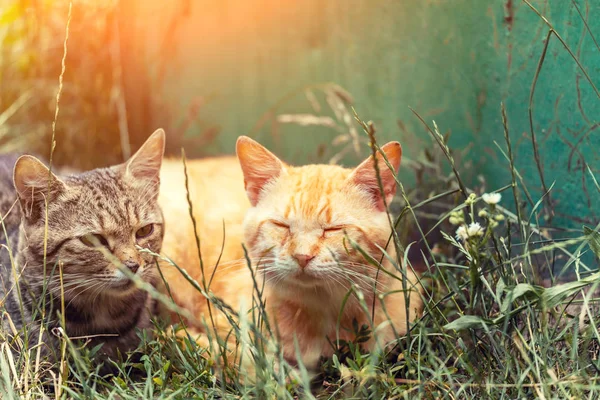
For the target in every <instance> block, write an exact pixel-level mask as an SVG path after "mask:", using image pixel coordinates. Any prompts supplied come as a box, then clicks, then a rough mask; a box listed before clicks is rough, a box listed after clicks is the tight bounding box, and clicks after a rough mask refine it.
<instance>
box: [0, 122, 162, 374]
mask: <svg viewBox="0 0 600 400" xmlns="http://www.w3.org/2000/svg"><path fill="white" fill-rule="evenodd" d="M163 151H164V132H163V131H162V130H159V131H157V132H155V134H153V135H152V136H151V137H150V138H149V139H148V141H147V142H146V143H145V144H144V146H143V147H142V148H141V149H140V150H139V151H138V152H137V153H136V154H135V155H134V156H133V157H132V158H131V159H130V160H129V161H128V162H126V163H124V164H121V165H117V166H114V167H110V168H101V169H96V170H92V171H89V172H84V173H80V174H74V175H70V176H66V177H62V178H59V177H57V176H55V175H52V179H51V181H50V182H51V183H50V184H48V177H50V175H49V172H48V170H47V169H46V167H45V166H44V165H43V164H42V163H41V162H40V161H38V160H37V159H35V158H34V157H31V156H23V157H21V158H19V159H18V160H15V157H14V156H2V157H1V158H0V188H2V190H1V192H0V213H1V216H2V217H3V218H4V219H3V221H4V226H5V228H6V231H7V233H8V238H6V237H4V236H2V237H1V240H2V244H5V245H6V246H3V247H2V248H1V249H0V263H1V265H0V273H1V275H0V276H1V278H2V282H0V302H1V303H4V309H5V310H6V312H5V313H3V317H2V322H3V330H4V333H5V334H6V333H9V332H12V333H14V332H13V331H12V329H13V327H14V328H15V329H16V331H17V333H18V334H17V335H9V340H10V342H11V347H12V348H13V349H14V351H15V352H21V351H23V350H27V349H31V347H32V346H36V345H37V344H38V341H40V340H41V343H42V354H43V355H44V356H45V357H48V361H50V362H52V361H55V360H56V357H57V351H58V350H59V348H58V344H59V340H58V338H57V336H56V333H57V329H56V328H58V327H59V326H60V319H59V315H58V312H59V311H60V309H61V296H62V295H63V294H64V307H65V314H64V322H65V331H66V335H67V336H69V337H71V338H82V339H86V341H88V346H96V345H98V344H103V346H102V349H101V352H102V353H104V354H105V355H106V356H109V357H115V356H116V355H117V352H120V353H124V352H125V351H127V350H131V349H134V348H135V347H136V346H137V344H138V343H139V338H138V336H137V334H136V328H148V327H149V326H150V315H151V313H150V311H151V307H153V303H152V300H151V298H150V297H149V296H148V294H147V293H146V292H145V291H143V290H141V289H138V288H137V287H136V286H135V285H134V284H133V282H132V281H131V280H130V279H129V278H127V277H126V275H124V274H123V272H122V270H121V268H123V266H127V267H129V268H130V270H131V272H135V273H136V274H137V276H139V277H140V278H141V279H142V280H144V281H146V282H150V283H155V280H156V273H155V260H154V257H152V256H151V255H149V254H147V253H142V252H139V251H138V249H137V248H136V246H140V247H142V248H148V249H150V250H152V251H154V252H158V251H160V248H161V244H162V238H163V217H162V212H161V210H160V207H159V206H158V203H157V198H158V190H159V170H160V165H161V161H162V156H163ZM13 166H14V173H13ZM132 166H135V167H136V168H133V167H132ZM48 189H49V190H48ZM46 200H47V212H46ZM46 216H47V217H46ZM46 222H47V230H46ZM149 224H152V229H151V230H150V228H145V229H146V230H145V231H142V232H143V233H148V232H149V233H148V234H147V235H144V236H143V237H141V236H140V237H138V236H139V235H138V236H136V232H138V231H139V230H140V228H142V227H145V226H147V225H149ZM46 232H47V236H46ZM89 234H97V235H102V237H104V238H105V239H106V240H107V244H106V245H103V244H102V243H101V242H100V240H99V239H98V240H95V239H91V237H90V236H89ZM45 237H46V239H45ZM118 264H121V265H118ZM59 272H62V284H61V274H60V273H59ZM40 335H41V338H40Z"/></svg>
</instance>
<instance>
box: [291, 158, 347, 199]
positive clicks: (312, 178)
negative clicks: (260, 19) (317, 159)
mask: <svg viewBox="0 0 600 400" xmlns="http://www.w3.org/2000/svg"><path fill="white" fill-rule="evenodd" d="M351 172H352V170H350V169H347V168H343V167H340V166H339V165H323V164H316V165H305V166H302V167H291V168H288V170H287V174H286V175H284V176H282V179H284V180H286V181H287V182H288V184H292V185H294V187H295V188H296V189H302V190H305V191H321V193H323V194H327V193H330V192H331V191H334V190H336V189H338V188H340V187H343V186H345V185H346V182H347V178H348V176H349V175H350V173H351Z"/></svg>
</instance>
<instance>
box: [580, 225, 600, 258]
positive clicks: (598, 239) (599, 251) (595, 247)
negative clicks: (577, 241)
mask: <svg viewBox="0 0 600 400" xmlns="http://www.w3.org/2000/svg"><path fill="white" fill-rule="evenodd" d="M583 233H585V236H586V237H587V240H588V244H589V245H590V249H592V251H593V252H594V254H595V255H596V257H598V258H600V233H599V232H596V231H595V230H593V229H592V228H590V227H588V226H585V225H584V226H583Z"/></svg>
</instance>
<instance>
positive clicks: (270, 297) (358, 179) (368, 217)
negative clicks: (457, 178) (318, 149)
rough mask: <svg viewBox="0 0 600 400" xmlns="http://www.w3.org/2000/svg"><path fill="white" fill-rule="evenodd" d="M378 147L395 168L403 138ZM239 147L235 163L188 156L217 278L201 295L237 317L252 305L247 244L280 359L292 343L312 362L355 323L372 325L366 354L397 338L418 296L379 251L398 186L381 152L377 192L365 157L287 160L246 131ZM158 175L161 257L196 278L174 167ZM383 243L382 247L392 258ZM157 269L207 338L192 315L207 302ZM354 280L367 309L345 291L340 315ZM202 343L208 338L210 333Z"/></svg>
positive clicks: (223, 325) (205, 249)
mask: <svg viewBox="0 0 600 400" xmlns="http://www.w3.org/2000/svg"><path fill="white" fill-rule="evenodd" d="M382 151H383V152H384V153H385V154H386V156H387V158H388V161H389V162H390V164H391V165H392V166H393V167H394V169H397V168H398V167H399V164H400V158H401V148H400V145H399V144H398V143H396V142H392V143H388V144H387V145H385V146H383V148H382ZM237 154H238V159H239V162H238V159H236V158H235V157H222V158H214V159H206V160H195V161H190V162H188V170H189V171H188V173H189V181H190V186H191V187H190V197H191V200H192V204H193V207H194V215H195V218H196V219H197V221H198V227H197V233H198V235H199V237H200V240H201V250H202V257H203V260H204V268H205V270H204V278H205V280H206V281H208V280H209V279H210V276H211V275H212V274H213V272H214V273H215V277H214V279H213V281H212V282H211V285H210V288H209V290H210V291H211V292H212V293H214V294H215V295H216V297H218V298H220V299H222V300H224V301H225V303H227V304H229V305H230V306H231V307H232V308H233V309H234V310H236V311H240V310H241V311H242V313H243V312H245V311H247V309H248V307H250V306H251V303H252V295H253V281H252V278H251V275H250V270H249V268H248V267H247V265H246V261H245V259H244V253H243V249H242V246H241V243H244V244H245V245H246V247H247V249H248V252H249V256H250V258H251V260H252V266H253V271H254V272H255V273H256V276H257V278H258V279H259V280H260V282H261V284H262V283H264V285H265V286H264V288H265V291H264V295H263V296H264V298H265V299H266V306H267V311H268V313H267V314H268V315H269V319H270V321H271V323H272V324H275V329H274V331H276V332H277V333H278V341H279V343H280V344H281V345H282V349H283V352H284V356H285V357H286V358H287V359H289V360H294V359H295V358H296V350H295V345H294V340H295V338H296V339H297V341H298V344H299V348H300V352H301V358H302V360H301V361H302V362H303V364H304V365H305V366H307V367H308V368H309V369H310V368H314V367H315V366H316V363H317V361H318V359H319V357H320V356H330V355H331V354H332V352H333V349H332V348H331V345H330V344H329V342H328V340H327V338H329V339H330V340H331V341H335V340H336V338H339V339H345V340H351V339H353V335H352V333H351V331H350V328H351V327H352V321H353V319H356V320H357V321H358V323H359V325H361V324H367V325H370V326H373V327H374V328H375V335H374V339H372V340H371V341H370V342H369V343H367V345H368V346H369V347H370V348H371V349H372V350H374V349H376V348H380V349H381V348H383V346H385V345H386V344H389V343H390V342H392V341H393V340H394V339H395V338H396V334H395V333H394V332H396V333H397V334H399V335H403V334H405V333H406V331H407V328H408V324H409V322H410V321H411V320H413V319H414V318H415V317H416V315H417V314H418V312H419V311H420V309H421V307H422V303H421V296H420V294H419V290H418V289H417V279H416V277H415V276H414V274H413V273H412V272H411V271H406V277H407V278H408V279H406V280H405V282H404V284H403V280H402V279H399V278H395V277H391V276H390V274H389V273H391V274H394V275H396V276H401V275H400V273H399V272H397V271H395V270H394V268H393V266H392V265H391V263H390V262H389V261H388V260H387V259H386V257H385V256H384V255H383V252H382V250H381V248H385V247H386V244H387V242H388V240H389V237H390V234H391V229H390V226H389V222H388V217H387V215H386V213H385V208H384V199H385V201H386V202H387V203H389V201H391V199H392V197H393V195H394V193H395V189H396V185H395V180H394V176H395V174H394V171H391V170H390V169H389V168H388V167H387V165H386V164H385V163H383V162H382V157H381V156H380V155H379V156H378V158H377V160H378V165H379V168H380V176H381V181H382V182H381V183H382V184H383V188H384V195H383V196H382V195H381V194H380V193H379V183H378V180H377V176H376V174H375V172H374V168H373V165H374V163H373V159H372V158H369V159H367V160H366V161H365V162H363V163H362V164H361V165H360V166H358V167H357V168H355V169H346V168H342V167H339V166H332V165H307V166H302V167H292V166H289V165H286V164H285V163H283V162H281V161H280V160H279V159H278V158H277V157H275V156H274V155H273V154H272V153H270V152H269V151H268V150H266V149H265V148H264V147H262V146H261V145H260V144H258V143H256V142H254V141H253V140H251V139H249V138H245V137H241V138H240V139H239V140H238V145H237ZM240 165H241V168H240ZM161 182H162V183H161V185H162V187H161V197H160V200H159V201H160V204H161V206H162V208H163V211H164V214H165V219H166V221H167V224H166V234H165V238H164V241H163V254H165V255H166V256H168V257H170V258H172V259H173V260H174V261H175V262H176V263H177V264H178V265H179V266H181V267H182V268H184V269H185V270H186V271H187V272H188V273H189V274H190V275H191V276H192V277H193V278H194V279H196V281H198V282H202V280H203V277H202V273H201V268H200V263H199V261H198V254H197V249H196V243H195V238H194V235H193V228H192V224H191V221H190V218H189V210H188V205H187V201H186V194H185V187H184V175H183V166H182V164H181V162H176V161H172V160H171V161H170V160H166V161H165V162H164V166H163V171H162V176H161ZM244 189H246V191H244ZM223 223H224V224H225V238H223ZM351 243H355V244H356V245H358V246H360V247H361V248H362V249H363V250H364V251H366V252H367V253H369V255H370V256H371V257H373V258H374V259H377V260H380V259H383V260H384V261H383V262H382V264H381V268H382V269H385V270H386V271H387V273H386V272H383V271H379V273H378V268H377V267H376V266H373V265H370V264H369V263H368V261H367V260H366V259H365V258H364V257H363V256H362V255H361V254H360V252H358V251H356V250H354V249H353V248H352V244H351ZM391 247H392V246H388V247H387V249H386V251H387V253H388V255H389V256H390V257H391V259H395V253H394V250H393V249H392V248H391ZM222 248H223V255H222V257H221V260H220V262H219V266H218V267H217V269H216V271H215V265H216V263H217V260H218V259H219V254H220V253H221V249H222ZM161 269H162V271H163V273H164V274H165V278H166V281H167V283H168V285H169V287H170V290H171V293H172V295H173V298H174V300H175V302H176V303H177V304H178V305H179V306H181V307H183V308H185V309H187V310H189V311H190V312H191V313H192V314H193V315H194V316H195V317H196V319H195V320H194V321H190V320H188V321H186V322H187V324H188V325H189V326H190V328H191V330H192V331H193V332H194V333H204V334H206V333H207V332H206V331H205V325H204V324H202V323H201V322H200V321H202V320H205V321H207V320H208V319H209V317H208V308H207V301H206V298H205V297H203V296H202V295H201V294H200V293H198V291H196V290H195V289H194V288H193V287H192V286H191V285H190V284H189V283H188V282H187V281H186V280H185V278H184V277H183V276H182V275H181V274H180V273H179V272H178V271H177V270H176V269H175V268H173V267H169V266H167V265H162V266H161ZM404 285H405V286H404ZM375 286H376V289H374V287H375ZM351 287H354V288H355V289H356V291H357V292H360V293H361V296H363V298H364V302H365V303H366V304H367V305H368V307H367V308H368V309H369V312H365V311H364V307H362V306H361V303H360V301H359V300H358V298H357V296H356V295H352V296H350V298H349V300H348V302H347V303H346V304H345V307H344V309H343V312H342V313H341V316H340V310H341V309H342V305H343V301H344V298H345V297H346V294H347V293H348V291H349V289H350V288H351ZM404 287H406V288H408V290H409V291H408V292H405V290H404ZM405 298H409V299H410V307H409V308H410V310H411V313H410V315H407V313H406V306H405ZM373 303H374V304H375V307H374V309H375V314H374V317H373V316H372V315H371V305H372V304H373ZM213 313H214V308H213ZM386 313H387V316H386ZM388 317H389V319H388ZM213 319H214V322H215V324H216V327H217V334H218V335H220V336H221V337H225V336H226V335H227V333H228V332H229V330H230V329H231V328H230V326H229V323H228V322H227V320H226V319H225V318H224V316H223V315H221V314H219V313H214V314H213ZM172 320H173V322H177V321H178V320H177V319H176V318H173V319H172ZM208 325H209V326H210V323H208ZM209 333H210V332H209ZM199 340H200V343H203V344H206V345H210V344H211V343H210V342H209V341H208V340H207V339H206V335H204V336H202V337H201V338H200V339H199ZM229 350H231V351H233V349H229Z"/></svg>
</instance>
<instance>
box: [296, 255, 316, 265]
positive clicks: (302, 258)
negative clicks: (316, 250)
mask: <svg viewBox="0 0 600 400" xmlns="http://www.w3.org/2000/svg"><path fill="white" fill-rule="evenodd" d="M294 258H295V259H296V261H298V265H300V268H302V269H304V268H306V266H307V265H308V263H309V262H310V260H312V259H313V258H315V256H311V255H308V254H294Z"/></svg>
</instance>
